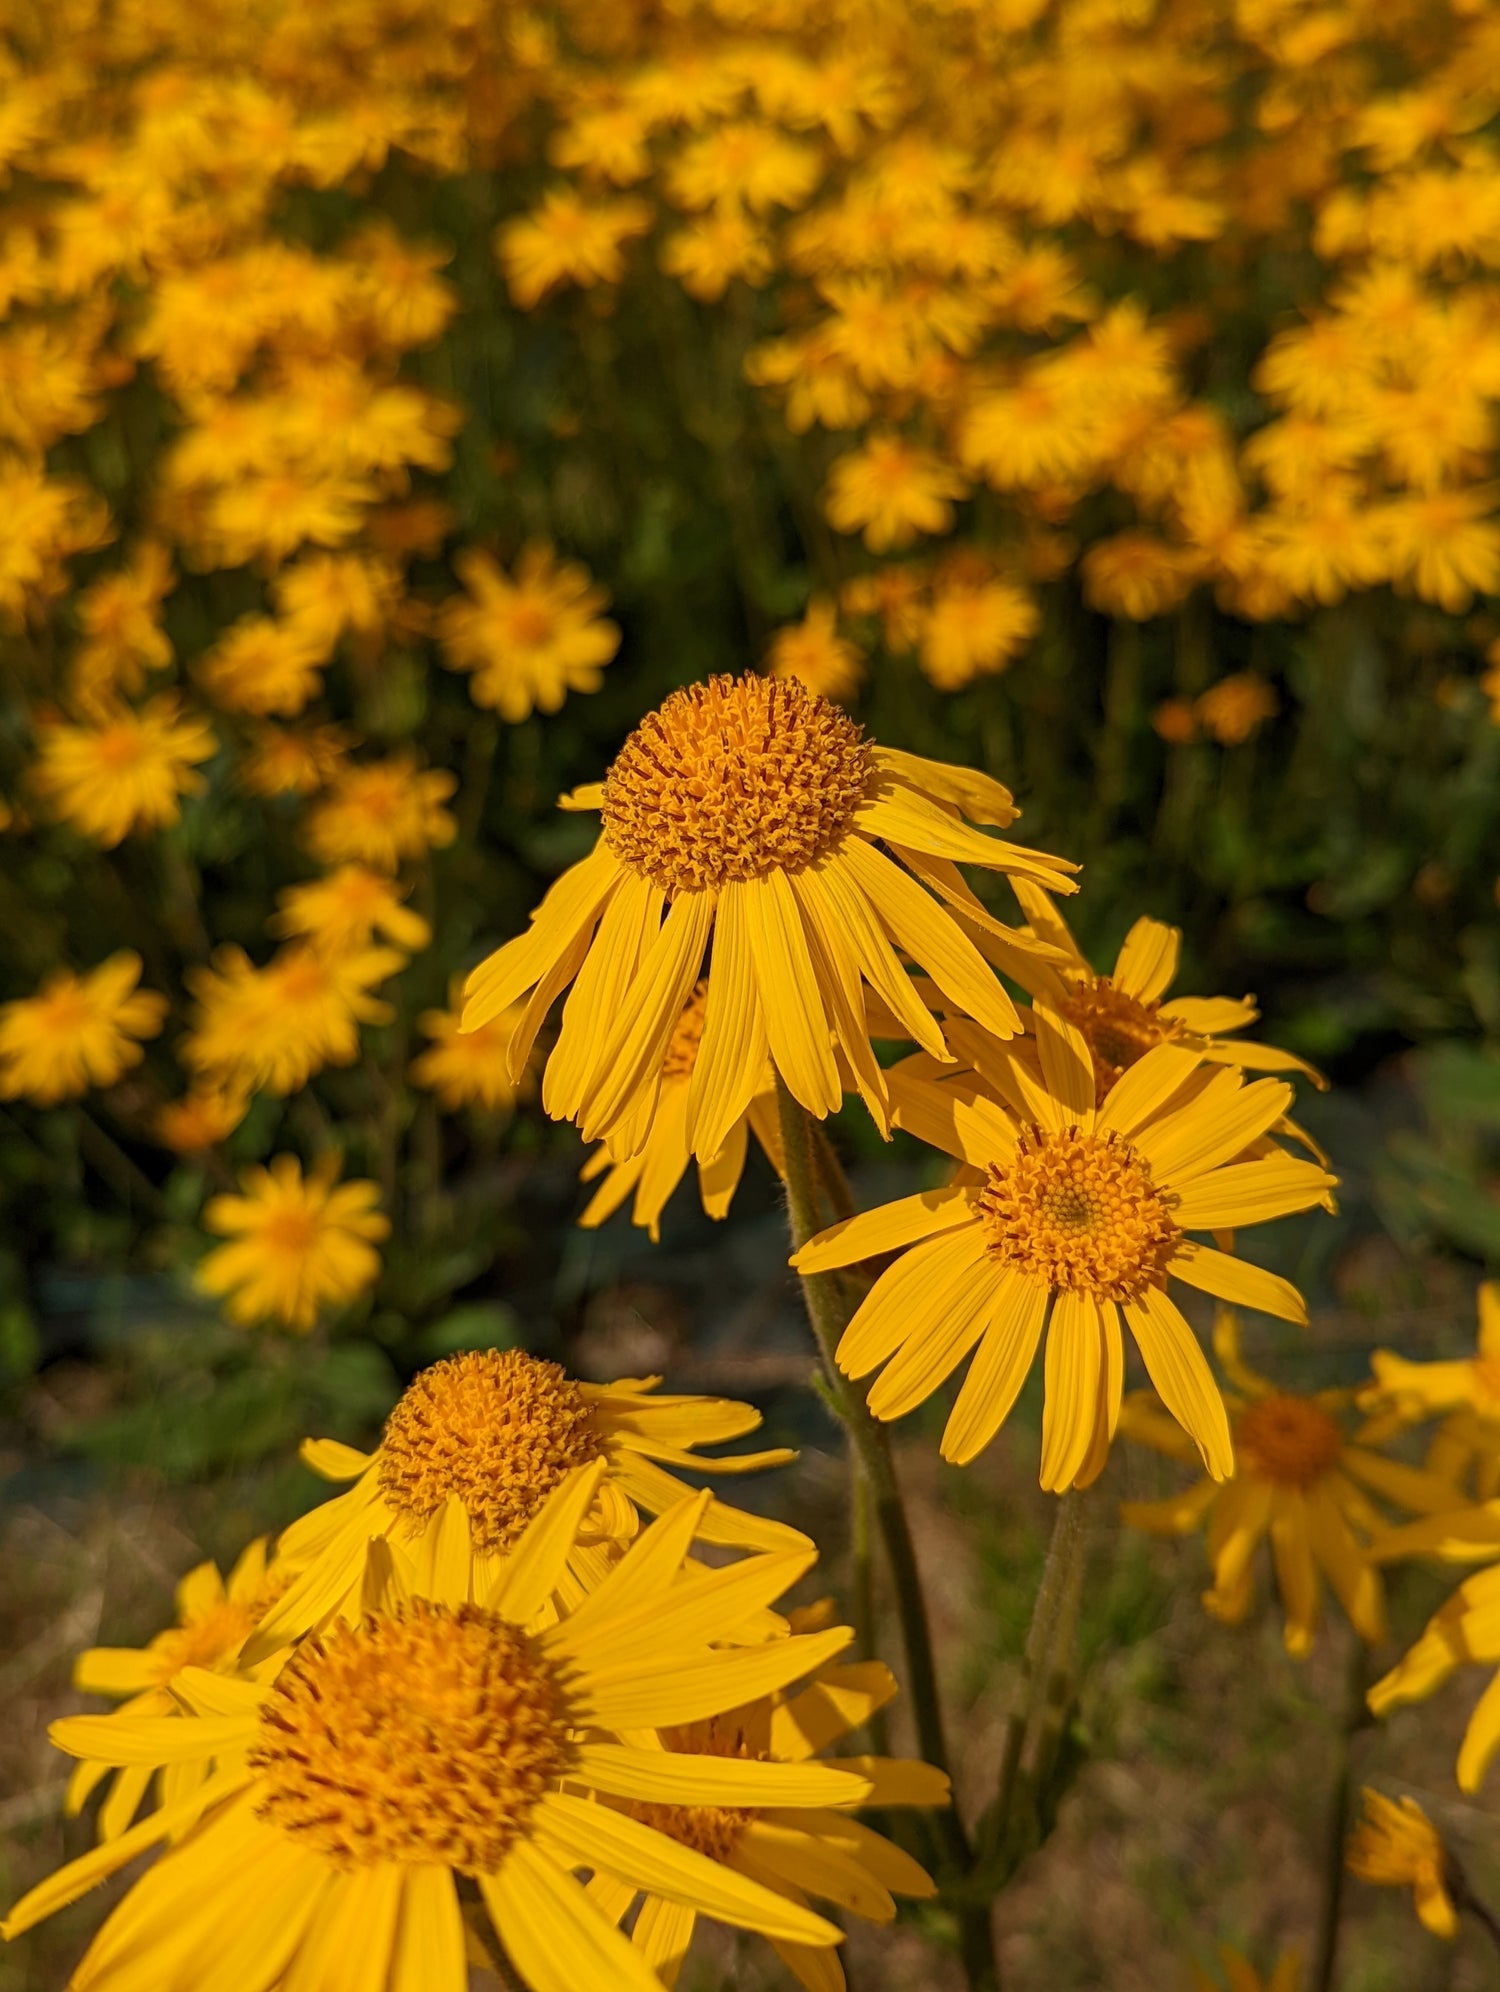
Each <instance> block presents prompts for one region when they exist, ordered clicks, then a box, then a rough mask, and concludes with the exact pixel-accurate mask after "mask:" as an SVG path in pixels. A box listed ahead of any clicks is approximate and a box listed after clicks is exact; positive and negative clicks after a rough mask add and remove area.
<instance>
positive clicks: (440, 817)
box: [307, 748, 458, 872]
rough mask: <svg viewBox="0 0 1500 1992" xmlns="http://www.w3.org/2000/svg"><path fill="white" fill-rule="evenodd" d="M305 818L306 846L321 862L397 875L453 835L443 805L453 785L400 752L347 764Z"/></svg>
mask: <svg viewBox="0 0 1500 1992" xmlns="http://www.w3.org/2000/svg"><path fill="white" fill-rule="evenodd" d="M327 787H328V793H327V797H326V799H325V800H324V801H322V802H320V803H319V804H318V805H317V807H316V808H315V809H314V810H313V811H312V813H311V814H310V816H309V817H308V822H307V845H308V849H309V850H310V851H311V852H312V854H313V856H314V857H315V858H317V859H318V861H319V862H320V863H321V864H325V865H339V864H362V865H373V866H374V867H375V868H376V869H377V870H379V871H388V872H394V871H399V870H400V869H401V866H402V865H403V864H404V863H405V862H406V861H407V860H408V859H410V858H421V857H425V856H426V855H427V853H428V851H431V850H441V849H442V848H443V847H444V846H445V845H448V844H451V843H452V842H453V840H454V838H455V837H456V836H457V835H458V825H457V823H456V822H455V821H454V819H453V815H452V812H451V811H450V810H448V809H445V808H444V807H443V805H444V804H445V803H446V802H447V800H448V798H449V796H451V795H452V793H453V791H454V790H455V789H456V788H457V787H458V780H457V777H456V776H454V775H450V774H449V773H448V772H447V770H446V769H444V768H422V767H421V766H419V764H418V762H417V757H416V755H415V754H414V753H412V751H411V750H410V749H409V748H408V749H403V751H402V752H400V753H399V754H392V755H391V756H390V758H389V759H388V760H384V761H364V762H361V763H360V764H359V765H358V766H356V765H355V764H354V763H352V762H346V763H345V764H344V765H343V766H342V767H340V768H338V769H336V770H335V771H334V773H333V774H332V775H331V776H330V778H329V780H328V785H327Z"/></svg>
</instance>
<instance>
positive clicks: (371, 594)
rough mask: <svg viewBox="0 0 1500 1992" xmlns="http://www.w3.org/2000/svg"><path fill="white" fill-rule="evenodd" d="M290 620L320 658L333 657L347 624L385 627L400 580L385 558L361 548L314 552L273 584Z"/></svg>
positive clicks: (365, 629) (363, 629)
mask: <svg viewBox="0 0 1500 1992" xmlns="http://www.w3.org/2000/svg"><path fill="white" fill-rule="evenodd" d="M271 593H272V595H273V597H274V598H275V602H276V606H277V608H278V609H279V610H280V611H281V614H282V616H283V618H284V619H285V626H286V628H287V629H288V631H290V632H291V633H293V634H294V635H295V637H296V639H297V640H298V641H299V642H301V643H303V644H305V645H306V647H307V649H308V651H309V653H310V654H311V655H313V656H314V657H317V658H318V659H320V660H321V659H323V658H327V657H331V656H332V655H333V651H334V646H335V645H336V644H337V643H338V640H339V638H340V637H341V636H342V635H343V634H344V631H345V630H346V629H352V630H354V631H356V632H357V633H358V634H359V635H361V636H370V635H373V634H374V633H375V632H376V631H377V630H380V629H382V628H384V626H385V624H386V623H387V622H388V621H389V619H390V616H391V614H392V611H393V610H394V608H395V606H396V598H397V596H398V595H399V593H400V583H399V581H398V579H397V576H396V573H395V571H394V570H393V569H392V568H391V567H389V566H387V564H386V563H385V562H384V561H381V560H371V559H369V558H367V557H366V556H365V555H363V554H357V553H313V554H307V555H304V557H303V558H302V559H301V560H299V561H298V562H297V564H296V565H295V566H294V567H287V568H284V569H283V570H282V572H281V573H280V574H278V575H277V577H276V579H275V581H274V582H273V583H272V584H271Z"/></svg>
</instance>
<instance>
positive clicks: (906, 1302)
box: [835, 1223, 986, 1376]
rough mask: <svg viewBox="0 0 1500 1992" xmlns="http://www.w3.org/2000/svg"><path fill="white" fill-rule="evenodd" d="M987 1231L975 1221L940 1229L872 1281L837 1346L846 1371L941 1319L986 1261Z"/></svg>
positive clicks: (861, 1372)
mask: <svg viewBox="0 0 1500 1992" xmlns="http://www.w3.org/2000/svg"><path fill="white" fill-rule="evenodd" d="M985 1255H986V1245H985V1234H984V1231H983V1229H982V1227H981V1226H980V1225H979V1224H977V1223H975V1224H969V1225H964V1226H961V1227H959V1228H958V1229H956V1230H953V1231H943V1232H939V1234H938V1235H937V1237H936V1238H927V1239H924V1240H923V1241H922V1243H921V1244H920V1245H913V1246H912V1247H911V1249H910V1250H909V1251H907V1252H904V1253H903V1254H902V1255H901V1257H900V1258H899V1259H898V1260H897V1261H896V1263H895V1265H893V1266H889V1267H887V1269H886V1270H885V1272H883V1273H882V1274H881V1275H880V1278H879V1279H878V1280H877V1281H876V1282H875V1284H874V1286H873V1287H871V1289H870V1291H869V1293H868V1294H866V1296H865V1298H864V1300H863V1301H862V1302H861V1303H860V1305H859V1307H858V1309H857V1310H856V1312H855V1315H854V1318H853V1319H852V1320H851V1321H850V1323H849V1326H848V1327H847V1328H846V1329H845V1330H844V1333H843V1335H842V1337H841V1338H840V1340H839V1345H838V1348H837V1350H836V1351H835V1356H836V1358H837V1361H838V1366H839V1368H840V1369H841V1370H842V1371H843V1372H844V1374H845V1376H866V1375H868V1374H869V1372H870V1371H871V1370H872V1369H874V1368H876V1367H877V1365H878V1364H880V1363H883V1362H885V1361H887V1360H888V1359H889V1358H890V1357H891V1356H893V1355H894V1354H895V1353H896V1351H897V1349H899V1348H901V1347H903V1346H904V1345H905V1344H906V1343H907V1342H908V1341H911V1340H913V1339H914V1338H920V1337H921V1336H922V1335H923V1334H925V1333H926V1332H927V1331H928V1330H929V1329H930V1328H931V1326H932V1325H933V1324H934V1323H935V1322H937V1321H938V1320H940V1319H941V1317H942V1315H943V1312H944V1310H945V1309H946V1308H947V1307H948V1306H949V1305H950V1304H951V1302H952V1301H953V1300H954V1299H955V1298H956V1297H957V1295H958V1293H959V1291H960V1289H961V1288H962V1287H963V1286H964V1285H965V1283H966V1282H967V1281H968V1280H969V1279H971V1278H972V1277H973V1274H974V1272H975V1270H976V1269H977V1268H978V1267H979V1266H980V1265H982V1264H983V1262H984V1259H985Z"/></svg>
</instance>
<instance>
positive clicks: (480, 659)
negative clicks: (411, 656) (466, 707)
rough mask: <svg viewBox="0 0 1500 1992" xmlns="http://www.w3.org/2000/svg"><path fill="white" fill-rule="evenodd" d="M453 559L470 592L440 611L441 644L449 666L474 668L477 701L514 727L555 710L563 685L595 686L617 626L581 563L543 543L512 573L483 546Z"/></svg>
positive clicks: (574, 688) (614, 644) (572, 688)
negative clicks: (606, 613)
mask: <svg viewBox="0 0 1500 1992" xmlns="http://www.w3.org/2000/svg"><path fill="white" fill-rule="evenodd" d="M454 564H455V566H456V567H457V569H458V574H459V578H460V579H461V580H462V581H463V583H464V585H465V587H466V588H467V589H468V591H469V593H468V597H467V598H464V597H455V598H454V599H453V600H452V601H450V602H449V603H448V604H447V605H446V607H445V608H444V610H443V614H442V621H441V625H440V627H441V631H442V641H443V648H444V650H445V651H446V653H447V656H448V661H449V663H450V664H451V665H452V666H453V668H454V669H455V670H460V671H472V672H473V673H474V677H473V679H472V681H471V686H472V690H473V694H474V700H475V703H476V704H478V705H483V706H492V707H493V708H494V709H495V711H496V712H498V713H499V714H500V716H501V718H502V719H504V720H507V721H508V722H509V723H510V724H511V725H513V726H514V725H518V724H519V723H520V721H522V720H523V719H525V718H526V717H527V715H528V714H529V713H531V712H532V711H540V712H556V711H558V709H559V708H560V707H561V705H562V702H563V700H564V699H565V698H566V696H567V695H568V693H569V692H597V691H598V689H599V687H600V685H601V683H602V682H603V678H602V675H601V674H602V671H603V668H604V666H605V665H606V664H607V663H608V662H609V660H610V659H611V658H612V657H613V656H614V654H615V652H616V651H617V650H618V649H619V647H620V632H619V629H618V627H617V626H616V624H614V623H612V622H610V621H609V620H608V619H607V618H606V617H604V616H603V615H601V613H600V611H601V610H602V609H603V608H604V606H605V603H606V602H607V601H608V599H609V598H608V596H607V595H606V594H605V593H604V590H603V589H602V588H595V587H593V586H591V585H590V582H589V577H588V571H587V569H585V568H583V567H580V566H578V565H577V563H576V562H573V561H559V560H558V559H557V557H556V555H555V554H554V553H553V551H552V549H551V548H550V547H547V546H530V547H527V548H526V549H525V551H524V552H523V553H522V554H521V557H520V559H519V560H518V561H517V562H516V568H515V577H514V579H512V578H510V577H509V576H507V575H506V574H504V573H503V572H502V571H501V569H500V568H499V567H497V566H496V564H495V562H494V561H493V560H491V559H490V557H489V555H488V554H485V553H480V552H477V551H471V552H468V553H463V554H460V555H459V556H458V559H457V560H456V562H455V563H454Z"/></svg>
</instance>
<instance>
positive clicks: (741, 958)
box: [687, 880, 769, 1160]
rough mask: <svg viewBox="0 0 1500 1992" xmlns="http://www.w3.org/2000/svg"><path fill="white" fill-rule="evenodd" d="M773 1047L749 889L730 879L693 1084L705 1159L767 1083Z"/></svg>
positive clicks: (698, 1149)
mask: <svg viewBox="0 0 1500 1992" xmlns="http://www.w3.org/2000/svg"><path fill="white" fill-rule="evenodd" d="M768 1049H769V1044H768V1039H767V1036H766V1020H765V1013H764V1011H763V1009H762V1008H761V1000H760V992H759V989H758V988H757V985H756V975H755V961H754V957H753V955H752V954H751V949H750V933H749V926H748V915H747V911H746V889H745V887H744V885H743V884H741V883H740V882H739V881H738V880H731V881H730V882H729V883H728V884H726V885H725V887H724V889H723V890H722V892H721V893H720V894H719V905H718V910H717V912H716V913H715V916H714V953H713V963H712V966H711V967H710V970H709V976H708V1002H707V1004H706V1006H705V1008H704V1012H703V1037H702V1039H701V1041H700V1043H699V1046H698V1057H697V1061H696V1063H695V1064H694V1066H693V1077H692V1081H691V1083H690V1085H689V1088H688V1111H687V1139H688V1146H689V1148H690V1149H691V1150H692V1152H693V1154H694V1155H696V1156H698V1157H699V1159H700V1160H701V1159H702V1158H703V1157H704V1156H710V1155H714V1154H716V1153H717V1151H718V1149H719V1147H720V1146H721V1145H722V1143H723V1141H724V1138H725V1136H726V1135H727V1134H728V1133H729V1130H730V1129H731V1128H732V1127H733V1126H734V1124H735V1122H736V1121H737V1120H738V1119H739V1118H740V1116H741V1114H743V1113H744V1112H745V1110H746V1108H747V1107H748V1106H749V1104H750V1101H751V1098H752V1096H753V1095H754V1094H755V1093H756V1091H757V1090H758V1089H759V1087H760V1085H761V1083H762V1077H763V1073H764V1068H765V1063H766V1055H767V1051H768Z"/></svg>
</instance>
